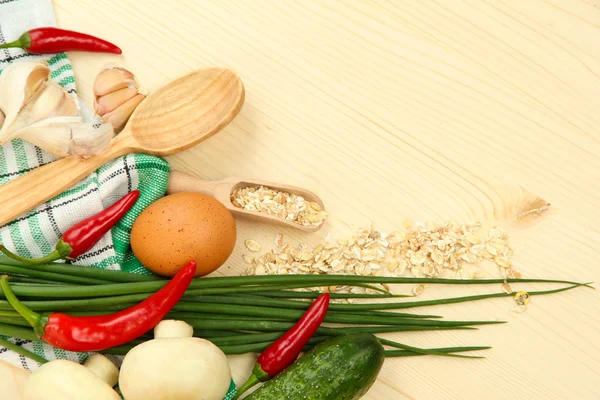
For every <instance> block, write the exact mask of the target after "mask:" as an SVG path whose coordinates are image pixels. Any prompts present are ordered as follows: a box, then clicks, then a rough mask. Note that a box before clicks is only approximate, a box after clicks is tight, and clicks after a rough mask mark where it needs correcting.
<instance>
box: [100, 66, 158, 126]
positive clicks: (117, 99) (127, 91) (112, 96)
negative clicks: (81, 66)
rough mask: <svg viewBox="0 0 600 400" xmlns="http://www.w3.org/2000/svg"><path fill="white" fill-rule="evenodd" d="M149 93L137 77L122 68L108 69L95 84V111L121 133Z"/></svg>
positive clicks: (101, 72) (101, 73)
mask: <svg viewBox="0 0 600 400" xmlns="http://www.w3.org/2000/svg"><path fill="white" fill-rule="evenodd" d="M146 95H147V93H146V91H145V90H144V89H143V88H142V87H141V86H140V85H139V83H138V82H137V81H136V79H135V76H134V75H133V74H132V73H131V72H129V71H127V70H126V69H124V68H121V67H107V68H105V69H103V70H102V71H100V73H99V74H98V76H97V77H96V81H95V82H94V110H95V112H96V114H97V115H99V116H100V117H102V120H104V121H105V122H110V123H111V124H112V125H113V127H114V129H115V132H120V131H121V130H122V129H123V128H124V127H125V124H126V123H127V121H128V120H129V117H130V116H131V114H133V111H134V110H135V109H136V107H137V106H138V105H139V104H140V103H141V102H142V100H144V98H145V97H146Z"/></svg>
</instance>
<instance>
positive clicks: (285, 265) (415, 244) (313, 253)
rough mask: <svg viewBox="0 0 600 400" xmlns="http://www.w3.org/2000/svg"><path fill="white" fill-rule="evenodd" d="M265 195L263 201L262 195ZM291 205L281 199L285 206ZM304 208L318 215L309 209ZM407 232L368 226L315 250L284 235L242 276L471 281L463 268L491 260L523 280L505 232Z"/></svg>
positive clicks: (431, 227)
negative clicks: (446, 275) (446, 276)
mask: <svg viewBox="0 0 600 400" xmlns="http://www.w3.org/2000/svg"><path fill="white" fill-rule="evenodd" d="M263 195H264V196H266V194H264V193H263ZM277 196H278V195H277V194H273V195H272V196H270V197H269V196H267V197H269V201H273V202H279V201H281V200H282V199H283V198H281V195H279V196H280V198H277ZM267 197H265V198H267ZM241 201H242V200H239V202H241ZM290 201H291V200H289V199H285V202H290ZM307 208H310V209H313V210H315V211H317V210H316V209H314V207H313V206H312V205H310V204H308V205H307ZM405 226H408V229H407V231H405V232H403V231H393V232H392V233H390V234H389V235H386V234H382V233H380V232H379V231H377V230H375V229H374V228H373V226H372V225H369V226H367V227H366V228H360V229H357V230H356V233H355V234H354V235H352V236H351V237H349V238H338V239H335V240H334V239H333V238H332V235H331V233H329V234H327V236H326V238H325V239H324V240H322V242H321V243H320V244H318V245H317V246H316V247H314V248H312V247H311V246H309V245H307V244H299V245H296V246H291V245H288V244H285V243H284V241H283V235H281V234H278V235H277V236H276V237H275V239H274V244H275V246H276V247H275V248H274V249H271V250H269V251H268V252H267V253H266V254H264V255H262V256H261V257H258V258H251V257H248V256H244V261H246V262H247V263H248V264H251V265H252V267H251V268H248V270H247V271H246V274H247V275H262V274H266V273H268V274H350V275H363V276H386V277H387V276H390V277H393V276H401V275H403V274H404V273H405V271H407V270H408V271H409V272H410V274H411V275H412V276H414V277H423V278H424V277H428V278H434V277H438V276H440V275H442V274H443V273H444V272H445V271H452V272H453V276H454V277H455V278H460V279H473V278H478V277H480V276H481V272H475V273H473V272H472V271H470V270H468V269H467V268H464V267H466V266H469V267H477V266H480V264H481V263H482V262H484V261H485V260H489V261H493V262H494V263H495V264H496V265H497V266H498V267H499V271H500V273H501V275H502V277H503V278H505V279H509V278H518V277H520V276H521V274H520V273H519V272H517V271H516V270H515V268H514V266H513V265H512V262H511V257H512V249H511V248H510V247H509V245H508V237H507V236H506V232H504V231H503V230H502V229H501V228H492V229H491V230H490V231H489V232H487V233H482V234H478V233H477V231H479V230H480V228H481V226H480V224H479V223H476V222H474V223H469V224H463V225H459V224H457V223H455V222H452V221H447V222H444V223H441V224H440V223H432V222H428V223H416V224H414V225H413V224H412V223H410V224H409V223H406V224H405ZM251 242H254V241H246V247H248V248H249V250H251V247H252V246H251V245H250V246H249V245H248V243H251ZM254 243H256V242H254ZM256 244H257V245H258V243H256ZM421 286H422V285H421ZM386 288H387V287H386ZM417 288H419V286H417ZM417 288H415V289H414V290H415V291H418V292H419V293H420V292H421V291H422V289H417ZM503 288H504V290H505V291H507V293H510V292H511V291H510V290H511V289H510V286H509V285H508V283H506V284H505V286H503ZM327 290H329V291H331V292H337V293H358V292H360V293H365V290H364V289H362V288H350V287H348V286H338V287H331V288H327ZM357 291H358V292H357Z"/></svg>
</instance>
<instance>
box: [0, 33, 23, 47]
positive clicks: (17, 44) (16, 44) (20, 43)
mask: <svg viewBox="0 0 600 400" xmlns="http://www.w3.org/2000/svg"><path fill="white" fill-rule="evenodd" d="M29 46H31V39H30V38H29V34H28V33H24V34H23V35H21V37H19V38H18V39H17V40H14V41H12V42H10V43H5V44H0V49H8V48H11V47H18V48H21V49H26V48H28V47H29Z"/></svg>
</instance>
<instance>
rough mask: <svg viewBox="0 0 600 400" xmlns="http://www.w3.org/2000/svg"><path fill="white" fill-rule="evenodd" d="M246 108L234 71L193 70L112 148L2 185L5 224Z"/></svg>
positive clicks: (137, 116) (138, 115) (135, 118)
mask: <svg viewBox="0 0 600 400" xmlns="http://www.w3.org/2000/svg"><path fill="white" fill-rule="evenodd" d="M242 104H244V86H243V85H242V81H241V80H240V78H239V77H238V76H237V75H236V74H235V73H233V72H231V71H229V70H227V69H223V68H209V69H203V70H199V71H195V72H192V73H191V74H188V75H186V76H184V77H182V78H179V79H177V80H175V81H173V82H171V83H170V84H168V85H167V86H164V87H163V88H161V89H159V90H157V91H156V92H154V93H152V94H150V95H149V96H148V97H147V98H146V99H145V100H144V101H142V103H141V104H140V105H139V106H138V108H137V109H136V110H135V112H134V113H133V115H132V116H131V118H130V119H129V122H128V123H127V125H126V126H125V128H124V129H123V131H121V133H120V134H119V136H117V137H116V138H115V139H113V141H112V142H111V145H110V147H109V148H108V149H107V150H106V151H104V152H102V153H100V154H97V155H95V156H92V157H90V158H88V159H86V160H82V159H80V158H78V157H76V156H70V157H66V158H62V159H60V160H58V161H55V162H53V163H50V164H47V165H44V166H43V167H40V168H36V169H35V170H33V171H31V172H28V173H26V174H25V175H24V176H22V177H20V178H18V179H15V180H14V181H12V182H10V183H8V184H6V185H3V186H1V187H0V201H1V202H2V206H1V207H0V226H1V225H4V224H6V223H8V222H10V221H11V220H13V219H14V218H15V217H17V216H19V215H21V214H23V213H24V212H26V211H29V210H31V209H32V208H34V207H36V206H38V205H40V204H42V203H43V202H45V201H47V200H49V199H51V198H52V197H54V196H56V195H58V194H59V193H62V192H63V191H65V190H66V189H68V188H69V187H71V186H73V185H74V184H75V183H77V182H78V181H79V180H81V179H83V178H85V177H86V176H87V175H89V174H90V173H92V172H94V171H95V170H96V169H97V168H99V167H101V166H102V165H103V164H105V163H106V162H108V161H111V160H113V159H115V158H117V157H120V156H124V155H125V154H129V153H146V154H153V155H157V156H166V155H170V154H175V153H177V152H179V151H182V150H185V149H187V148H189V147H192V146H193V145H195V144H197V143H200V142H201V141H203V140H205V139H207V138H209V137H210V136H212V135H214V134H215V133H217V132H219V131H220V130H221V129H223V128H224V127H225V126H226V125H227V124H228V123H229V122H230V121H231V120H232V119H233V118H234V117H235V116H236V115H237V114H238V113H239V111H240V109H241V108H242Z"/></svg>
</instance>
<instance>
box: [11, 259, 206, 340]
mask: <svg viewBox="0 0 600 400" xmlns="http://www.w3.org/2000/svg"><path fill="white" fill-rule="evenodd" d="M195 273H196V262H194V261H190V262H189V263H188V264H187V265H186V266H184V267H183V268H182V269H181V270H180V271H179V272H178V273H177V274H176V275H175V276H174V277H173V279H171V280H170V281H169V282H168V283H167V284H166V285H165V286H163V287H162V288H161V289H160V290H158V291H157V292H156V293H154V294H153V295H152V296H150V297H148V298H147V299H146V300H144V301H142V302H141V303H139V304H136V305H135V306H133V307H130V308H127V309H125V310H122V311H119V312H117V313H114V314H109V315H94V316H84V317H74V316H71V315H67V314H61V313H50V314H38V313H36V312H34V311H32V310H30V309H29V308H28V307H27V306H25V305H24V304H23V303H21V302H20V301H19V300H18V299H17V297H16V296H15V294H14V293H13V291H12V289H11V288H10V285H9V284H8V277H7V276H6V275H5V276H2V277H0V287H1V288H2V291H3V292H4V296H5V297H6V299H7V300H8V302H9V303H10V305H11V306H13V308H14V309H15V310H16V311H17V312H18V313H19V314H21V315H22V316H23V318H25V320H27V322H29V324H30V325H31V326H32V327H33V328H34V330H35V333H36V334H37V335H38V336H39V337H40V338H41V339H44V340H45V341H46V342H48V343H49V344H51V345H52V346H54V347H58V348H59V349H63V350H69V351H84V352H85V351H101V350H105V349H107V348H109V347H114V346H119V345H122V344H125V343H128V342H130V341H132V340H134V339H136V338H138V337H140V336H142V335H143V334H145V333H146V332H148V331H149V330H151V329H152V328H154V327H155V326H156V325H157V324H158V323H159V322H160V321H161V320H162V319H163V318H164V317H165V315H167V313H168V312H169V311H170V310H171V309H172V308H173V306H175V304H177V302H178V301H179V300H180V299H181V296H183V294H184V293H185V291H186V289H187V288H188V286H189V285H190V283H191V282H192V279H193V278H194V274H195Z"/></svg>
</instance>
